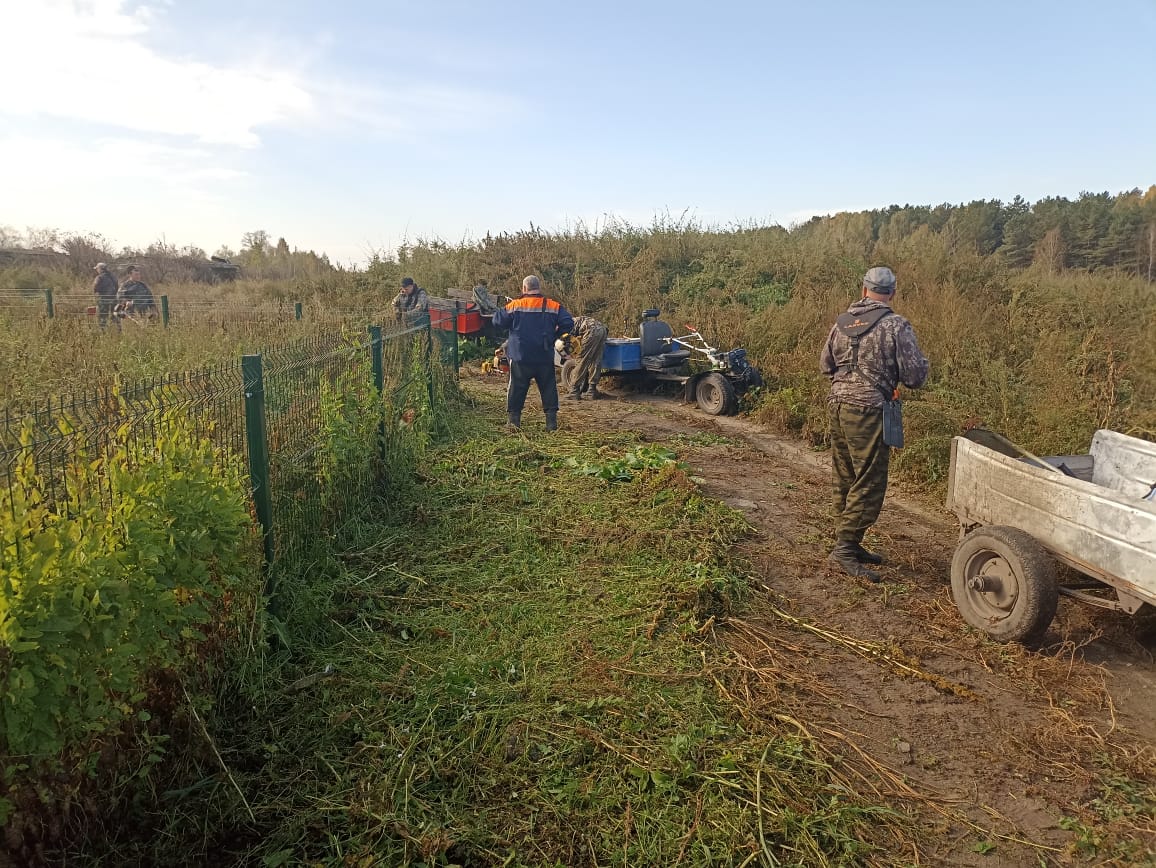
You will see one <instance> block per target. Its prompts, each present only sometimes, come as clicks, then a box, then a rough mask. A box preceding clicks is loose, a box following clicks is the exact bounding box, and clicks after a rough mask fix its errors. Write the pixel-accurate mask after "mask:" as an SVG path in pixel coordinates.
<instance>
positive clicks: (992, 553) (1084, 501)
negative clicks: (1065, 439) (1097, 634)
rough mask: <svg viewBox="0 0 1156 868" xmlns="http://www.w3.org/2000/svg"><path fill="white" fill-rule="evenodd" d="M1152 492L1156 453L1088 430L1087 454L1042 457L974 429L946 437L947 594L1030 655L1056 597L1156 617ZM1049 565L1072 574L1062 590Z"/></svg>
mask: <svg viewBox="0 0 1156 868" xmlns="http://www.w3.org/2000/svg"><path fill="white" fill-rule="evenodd" d="M977 441H978V442H977ZM1154 492H1156V444H1154V443H1150V442H1148V441H1146V440H1139V439H1137V438H1135V437H1129V436H1127V435H1124V434H1120V433H1117V432H1115V431H1108V430H1101V431H1097V432H1096V433H1095V436H1094V437H1093V438H1092V445H1091V449H1090V450H1089V452H1088V454H1086V455H1063V456H1050V457H1045V458H1039V457H1037V456H1035V455H1032V454H1031V453H1029V452H1027V451H1025V450H1023V449H1021V448H1019V447H1018V446H1015V444H1012V443H1010V442H1009V441H1007V440H1005V439H1004V438H1002V437H1000V436H999V435H996V434H993V432H987V431H983V430H982V429H981V430H979V431H975V432H968V434H967V435H965V436H963V437H956V438H954V439H953V440H952V443H951V469H950V476H949V479H948V490H947V508H948V509H949V510H951V511H952V512H954V513H955V515H956V516H957V517H958V518H959V522H960V532H961V539H960V542H959V544H958V546H957V547H956V550H955V554H954V556H953V558H952V562H951V594H952V597H953V598H954V600H955V604H956V606H957V607H958V609H959V611H960V613H961V614H962V615H963V617H964V620H966V621H967V622H968V623H969V624H971V625H972V626H973V627H977V628H978V629H980V630H983V631H984V632H985V633H987V634H988V635H989V636H991V637H992V638H993V639H996V640H998V641H1001V642H1023V643H1025V644H1032V643H1034V642H1038V641H1039V640H1040V639H1041V638H1042V637H1043V634H1044V633H1045V632H1046V631H1047V628H1048V625H1049V624H1050V623H1051V621H1052V618H1053V617H1054V616H1055V613H1056V606H1057V604H1058V599H1059V596H1060V595H1061V594H1062V595H1064V596H1067V597H1070V598H1072V599H1075V600H1079V601H1080V602H1083V603H1089V604H1092V605H1095V606H1100V607H1102V608H1106V609H1112V610H1115V611H1123V612H1128V613H1130V614H1135V613H1137V612H1139V611H1140V610H1141V609H1142V608H1143V607H1144V606H1145V605H1146V604H1147V605H1149V606H1156V503H1153V502H1152V499H1151V498H1152V497H1153V494H1154ZM1057 562H1059V563H1060V564H1064V565H1066V566H1067V567H1070V568H1071V570H1072V571H1074V572H1069V571H1064V580H1063V581H1062V582H1058V581H1057V576H1056V569H1055V566H1056V563H1057Z"/></svg>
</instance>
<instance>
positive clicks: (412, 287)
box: [393, 277, 429, 326]
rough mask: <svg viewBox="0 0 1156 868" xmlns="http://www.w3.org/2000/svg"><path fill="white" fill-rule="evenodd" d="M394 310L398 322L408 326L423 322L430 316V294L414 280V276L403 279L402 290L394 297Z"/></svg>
mask: <svg viewBox="0 0 1156 868" xmlns="http://www.w3.org/2000/svg"><path fill="white" fill-rule="evenodd" d="M393 310H394V312H395V313H396V314H397V319H398V322H402V323H404V324H405V325H407V326H410V325H417V324H418V323H420V322H423V321H424V320H423V317H427V316H429V296H428V295H427V294H426V291H425V290H424V289H422V288H421V287H420V286H418V285H417V284H416V283H414V282H413V278H412V277H403V278H402V279H401V291H400V292H399V293H398V294H397V295H396V296H394V298H393Z"/></svg>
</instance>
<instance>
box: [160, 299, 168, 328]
mask: <svg viewBox="0 0 1156 868" xmlns="http://www.w3.org/2000/svg"><path fill="white" fill-rule="evenodd" d="M161 325H163V326H164V327H165V328H168V327H169V297H168V296H167V295H162V296H161Z"/></svg>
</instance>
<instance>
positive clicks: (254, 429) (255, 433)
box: [241, 353, 273, 590]
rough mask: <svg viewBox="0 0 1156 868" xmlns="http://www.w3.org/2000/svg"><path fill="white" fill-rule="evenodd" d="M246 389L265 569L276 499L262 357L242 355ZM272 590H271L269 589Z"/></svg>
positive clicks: (251, 476)
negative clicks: (271, 484) (271, 478)
mask: <svg viewBox="0 0 1156 868" xmlns="http://www.w3.org/2000/svg"><path fill="white" fill-rule="evenodd" d="M241 378H242V380H243V382H244V386H245V440H246V445H247V446H248V452H249V482H250V484H251V485H252V487H253V507H254V509H255V510H256V512H257V521H259V522H260V523H261V542H262V547H263V549H264V552H265V567H266V569H268V567H269V565H270V564H272V563H273V497H272V493H271V492H270V490H269V438H268V436H267V434H266V431H265V377H264V371H263V369H262V366H261V354H260V353H255V354H253V355H246V356H241ZM267 590H268V588H267Z"/></svg>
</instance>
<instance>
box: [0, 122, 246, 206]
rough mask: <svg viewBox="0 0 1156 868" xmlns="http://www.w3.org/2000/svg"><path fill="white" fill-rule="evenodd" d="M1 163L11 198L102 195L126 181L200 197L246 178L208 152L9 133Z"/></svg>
mask: <svg viewBox="0 0 1156 868" xmlns="http://www.w3.org/2000/svg"><path fill="white" fill-rule="evenodd" d="M0 166H2V167H4V170H3V173H4V174H3V180H4V188H5V190H6V192H7V193H8V194H10V195H12V196H13V197H16V196H19V195H21V194H23V195H27V196H32V195H35V194H37V193H40V194H45V193H55V194H56V195H59V194H60V193H61V192H64V191H68V190H72V191H80V190H85V191H86V192H88V191H98V192H99V193H101V194H105V193H107V192H114V191H115V190H116V189H117V188H118V186H120V185H124V184H126V183H130V182H138V183H140V184H142V185H147V186H148V187H150V188H154V189H157V188H160V189H161V190H163V191H164V192H167V193H175V194H180V195H185V196H194V197H199V196H201V195H202V193H201V191H202V190H203V189H204V184H206V183H208V182H218V181H235V180H237V179H239V178H242V177H244V173H243V172H240V171H237V170H235V169H231V168H228V167H225V166H221V165H217V164H215V162H214V155H213V153H212V152H210V151H208V150H204V149H201V148H183V147H173V146H169V145H161V144H154V143H149V142H143V141H139V140H135V139H117V138H109V139H101V140H98V141H96V142H92V143H86V144H84V145H77V144H70V143H68V142H64V141H60V140H57V139H45V138H35V137H30V136H9V137H6V138H2V139H0ZM16 169H18V171H17V170H16Z"/></svg>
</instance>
